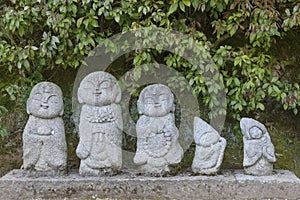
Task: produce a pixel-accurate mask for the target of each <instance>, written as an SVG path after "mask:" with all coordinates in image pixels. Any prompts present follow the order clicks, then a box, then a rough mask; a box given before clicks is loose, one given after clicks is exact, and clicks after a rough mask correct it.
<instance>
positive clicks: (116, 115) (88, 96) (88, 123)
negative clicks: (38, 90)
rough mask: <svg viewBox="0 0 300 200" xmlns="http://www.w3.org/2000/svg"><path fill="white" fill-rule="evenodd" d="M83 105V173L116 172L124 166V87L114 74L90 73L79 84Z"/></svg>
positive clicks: (81, 165)
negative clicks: (122, 96)
mask: <svg viewBox="0 0 300 200" xmlns="http://www.w3.org/2000/svg"><path fill="white" fill-rule="evenodd" d="M78 101H79V103H80V104H83V105H82V108H81V114H80V123H79V139H80V140H79V144H78V147H77V149H76V154H77V156H78V157H79V158H80V159H81V163H80V168H79V174H80V175H82V176H98V175H113V174H116V173H117V172H118V171H119V170H120V169H121V167H122V147H121V146H122V129H123V121H122V112H121V107H120V105H119V103H120V101H121V89H120V87H119V85H118V82H117V80H116V78H115V77H114V76H112V75H111V74H109V73H106V72H102V71H97V72H93V73H91V74H89V75H87V76H86V77H85V78H84V79H83V80H82V81H81V83H80V86H79V88H78Z"/></svg>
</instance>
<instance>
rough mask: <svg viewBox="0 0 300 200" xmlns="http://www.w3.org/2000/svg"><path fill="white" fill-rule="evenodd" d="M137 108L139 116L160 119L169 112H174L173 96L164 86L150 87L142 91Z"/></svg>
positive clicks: (155, 85)
mask: <svg viewBox="0 0 300 200" xmlns="http://www.w3.org/2000/svg"><path fill="white" fill-rule="evenodd" d="M137 106H138V111H139V114H141V115H146V116H150V117H162V116H165V115H167V114H168V113H170V112H174V110H175V105H174V96H173V94H172V92H171V90H170V89H169V88H168V87H167V86H165V85H162V84H154V85H150V86H147V87H145V88H144V89H143V90H142V92H141V94H140V96H139V99H138V102H137Z"/></svg>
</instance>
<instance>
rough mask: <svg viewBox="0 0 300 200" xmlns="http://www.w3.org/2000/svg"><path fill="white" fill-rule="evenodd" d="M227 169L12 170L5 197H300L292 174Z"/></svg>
mask: <svg viewBox="0 0 300 200" xmlns="http://www.w3.org/2000/svg"><path fill="white" fill-rule="evenodd" d="M242 173H243V170H224V171H222V174H221V175H217V176H190V175H189V174H183V175H179V176H175V177H144V176H133V175H130V174H119V175H116V176H112V177H82V176H79V175H78V173H77V172H71V173H70V174H68V175H66V176H57V177H38V178H30V177H25V176H24V171H23V170H13V171H11V172H10V173H9V174H7V175H5V176H4V177H2V178H1V179H0V196H1V198H2V199H37V198H42V199H63V198H64V199H89V198H91V197H99V198H113V199H299V197H300V180H299V179H298V178H297V177H296V176H295V175H294V174H293V173H292V172H289V171H285V170H275V171H274V174H273V175H271V176H250V175H244V174H242Z"/></svg>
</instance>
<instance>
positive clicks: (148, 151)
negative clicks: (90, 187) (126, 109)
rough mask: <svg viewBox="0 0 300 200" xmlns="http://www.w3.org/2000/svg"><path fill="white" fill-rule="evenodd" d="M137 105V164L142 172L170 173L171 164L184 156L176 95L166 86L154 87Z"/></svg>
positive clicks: (150, 88)
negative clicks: (178, 123)
mask: <svg viewBox="0 0 300 200" xmlns="http://www.w3.org/2000/svg"><path fill="white" fill-rule="evenodd" d="M137 106H138V111H139V114H140V115H141V116H140V118H139V119H138V121H137V125H136V131H137V151H136V154H135V156H134V160H133V161H134V163H135V164H137V165H139V166H140V170H141V172H142V173H148V174H155V175H157V174H162V173H166V172H169V171H170V169H169V167H168V165H170V164H177V163H179V162H180V161H181V159H182V157H183V149H182V147H181V146H180V144H179V143H178V137H179V131H178V129H177V128H176V126H175V117H174V110H175V105H174V96H173V94H172V92H171V90H170V89H169V88H168V87H167V86H165V85H162V84H154V85H150V86H147V87H146V88H144V89H143V90H142V92H141V94H140V96H139V99H138V102H137Z"/></svg>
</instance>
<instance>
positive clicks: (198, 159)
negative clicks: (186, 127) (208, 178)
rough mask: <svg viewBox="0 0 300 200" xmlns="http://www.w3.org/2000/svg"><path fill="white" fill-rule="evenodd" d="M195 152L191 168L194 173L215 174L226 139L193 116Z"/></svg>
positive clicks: (218, 168)
mask: <svg viewBox="0 0 300 200" xmlns="http://www.w3.org/2000/svg"><path fill="white" fill-rule="evenodd" d="M194 140H195V143H196V152H195V156H194V160H193V163H192V170H193V172H194V173H196V174H206V175H215V174H217V173H218V172H219V171H220V166H221V164H222V161H223V156H224V150H225V147H226V140H225V139H224V138H222V137H221V136H220V135H219V133H218V132H217V131H216V130H215V129H214V128H213V127H212V126H210V125H209V124H208V123H206V122H205V121H204V120H202V119H200V118H199V117H195V118H194Z"/></svg>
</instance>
